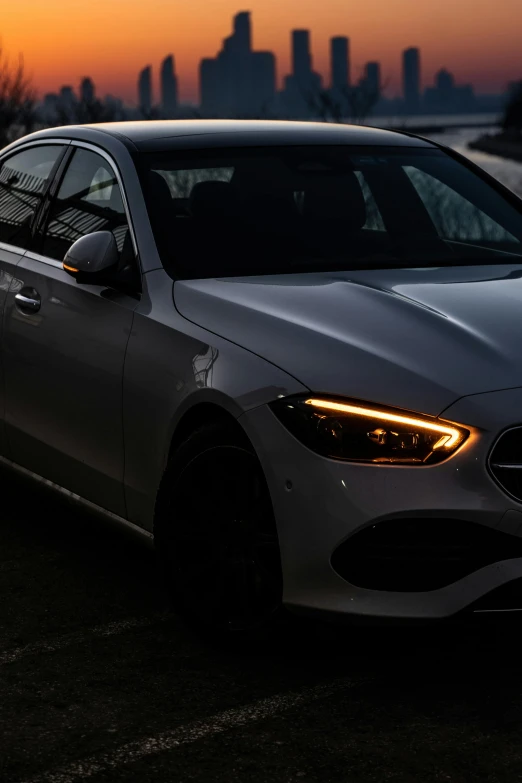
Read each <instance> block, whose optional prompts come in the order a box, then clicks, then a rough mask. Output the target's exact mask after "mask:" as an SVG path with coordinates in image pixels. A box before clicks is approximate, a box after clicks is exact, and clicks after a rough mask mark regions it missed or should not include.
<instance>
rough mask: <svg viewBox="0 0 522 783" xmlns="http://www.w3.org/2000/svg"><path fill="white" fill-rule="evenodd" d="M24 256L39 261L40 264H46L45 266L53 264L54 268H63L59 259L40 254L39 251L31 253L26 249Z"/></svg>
mask: <svg viewBox="0 0 522 783" xmlns="http://www.w3.org/2000/svg"><path fill="white" fill-rule="evenodd" d="M24 258H30V259H31V261H39V262H40V263H41V264H47V266H54V267H55V268H56V269H63V264H62V263H61V262H60V261H57V260H56V259H55V258H49V257H48V256H41V255H40V254H39V253H33V251H32V250H28V251H27V253H26V254H25V255H24Z"/></svg>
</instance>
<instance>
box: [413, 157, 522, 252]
mask: <svg viewBox="0 0 522 783" xmlns="http://www.w3.org/2000/svg"><path fill="white" fill-rule="evenodd" d="M404 171H405V172H406V174H407V175H408V177H409V178H410V180H411V182H412V184H413V186H414V187H415V189H416V191H417V193H418V194H419V196H420V198H421V199H422V201H423V203H424V206H425V207H426V209H427V211H428V214H429V216H430V218H431V219H432V221H433V223H434V224H435V227H436V229H437V232H438V234H439V236H440V237H442V239H446V240H454V241H456V242H483V243H486V244H487V243H505V244H506V245H509V244H510V243H513V245H514V246H515V248H514V249H516V244H517V240H516V237H514V236H513V235H512V234H510V233H509V231H506V229H505V228H503V227H502V226H501V225H499V224H498V223H497V222H496V221H495V220H493V218H491V217H490V216H489V215H486V214H485V213H484V212H483V211H482V210H481V209H480V208H479V207H478V206H477V204H476V203H472V201H471V200H469V199H468V198H466V197H465V196H463V195H462V194H461V193H457V191H456V190H455V189H454V188H452V187H450V186H449V185H448V184H446V183H445V182H442V181H441V180H440V179H439V178H438V177H435V176H433V175H432V174H431V173H428V172H427V171H422V170H420V169H418V168H417V167H415V166H405V167H404ZM473 195H474V196H475V197H476V190H475V191H474V193H473Z"/></svg>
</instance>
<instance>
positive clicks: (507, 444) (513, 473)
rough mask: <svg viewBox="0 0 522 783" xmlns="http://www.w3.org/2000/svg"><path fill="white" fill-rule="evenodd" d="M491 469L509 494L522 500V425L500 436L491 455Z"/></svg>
mask: <svg viewBox="0 0 522 783" xmlns="http://www.w3.org/2000/svg"><path fill="white" fill-rule="evenodd" d="M489 469H490V471H491V473H492V475H493V477H494V478H495V480H496V481H497V482H498V484H500V486H501V487H502V489H503V490H504V491H505V492H507V493H508V495H511V497H513V498H516V499H517V500H520V501H522V427H515V428H514V429H511V430H507V431H506V432H504V433H503V434H502V435H501V436H500V438H499V439H498V440H497V442H496V443H495V446H494V447H493V450H492V452H491V455H490V457H489Z"/></svg>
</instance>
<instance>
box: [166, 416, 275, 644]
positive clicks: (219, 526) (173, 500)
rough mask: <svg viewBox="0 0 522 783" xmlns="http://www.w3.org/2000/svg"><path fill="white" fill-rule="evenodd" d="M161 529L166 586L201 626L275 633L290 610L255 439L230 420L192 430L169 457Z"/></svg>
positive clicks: (224, 632)
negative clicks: (252, 443) (286, 607)
mask: <svg viewBox="0 0 522 783" xmlns="http://www.w3.org/2000/svg"><path fill="white" fill-rule="evenodd" d="M156 516H157V518H156V527H155V539H156V544H157V548H158V554H159V557H160V561H161V565H162V568H163V573H164V575H165V579H166V583H167V588H168V590H169V593H170V595H171V597H172V599H173V602H174V605H175V607H176V608H177V610H178V611H179V612H180V613H181V614H182V615H183V616H184V618H185V619H186V621H187V622H188V623H189V624H190V625H191V626H192V627H193V628H195V629H196V630H197V631H199V632H204V633H208V632H209V631H211V632H214V633H217V634H218V635H220V636H222V637H223V636H225V637H227V638H232V637H236V638H237V637H243V638H244V637H251V636H252V635H259V634H263V635H266V634H267V632H270V631H273V630H274V629H275V627H278V626H280V625H281V622H282V619H283V617H284V615H285V613H284V610H283V607H282V573H281V560H280V554H279V542H278V537H277V530H276V524H275V520H274V515H273V511H272V505H271V501H270V496H269V493H268V487H267V485H266V481H265V477H264V475H263V471H262V469H261V465H260V464H259V461H258V459H257V457H256V455H255V453H254V452H253V450H252V448H251V447H250V444H248V442H247V441H246V440H245V439H244V438H243V437H242V436H241V435H240V433H236V431H235V430H234V429H233V428H231V427H229V426H226V425H222V424H216V425H213V426H211V427H207V428H203V429H201V430H198V431H197V432H195V433H193V434H192V435H191V436H190V437H189V438H188V439H187V440H186V441H185V442H184V443H182V444H181V446H179V448H178V449H177V450H176V452H175V453H174V455H173V457H172V458H171V460H170V462H169V465H168V467H167V471H166V473H165V477H164V480H163V483H162V488H161V490H160V497H159V502H158V511H157V515H156Z"/></svg>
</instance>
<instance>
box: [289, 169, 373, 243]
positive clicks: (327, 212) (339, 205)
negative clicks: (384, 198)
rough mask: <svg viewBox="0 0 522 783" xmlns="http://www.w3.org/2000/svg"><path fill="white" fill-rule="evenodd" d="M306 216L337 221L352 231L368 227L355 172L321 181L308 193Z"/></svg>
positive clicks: (305, 205) (308, 188) (306, 197)
mask: <svg viewBox="0 0 522 783" xmlns="http://www.w3.org/2000/svg"><path fill="white" fill-rule="evenodd" d="M303 216H304V218H305V219H311V220H335V221H339V222H342V224H343V225H346V226H348V227H350V228H353V229H359V228H362V227H363V226H364V224H365V223H366V203H365V201H364V195H363V192H362V189H361V186H360V184H359V180H358V179H357V177H356V176H355V174H354V173H353V172H351V171H350V172H348V173H346V174H343V175H342V176H335V177H324V178H323V177H321V178H318V179H317V180H315V181H314V182H313V183H310V185H308V186H307V187H306V189H305V192H304V199H303Z"/></svg>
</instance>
